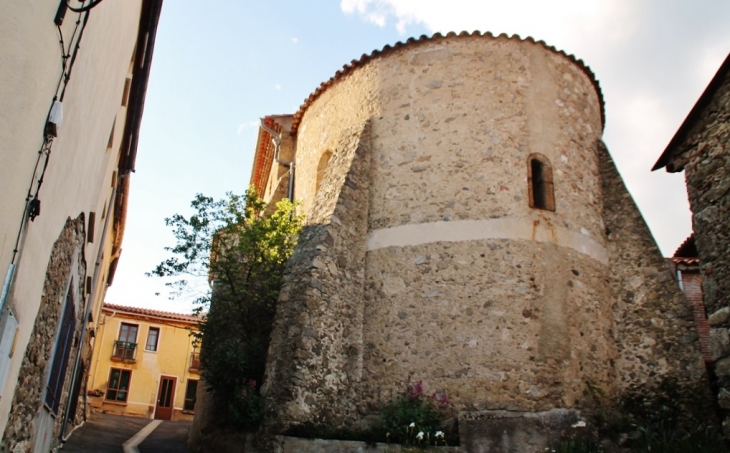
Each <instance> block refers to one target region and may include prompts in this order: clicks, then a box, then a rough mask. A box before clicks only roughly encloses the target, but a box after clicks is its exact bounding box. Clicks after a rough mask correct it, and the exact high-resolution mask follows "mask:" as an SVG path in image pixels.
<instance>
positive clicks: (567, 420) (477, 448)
mask: <svg viewBox="0 0 730 453" xmlns="http://www.w3.org/2000/svg"><path fill="white" fill-rule="evenodd" d="M579 419H580V414H579V413H578V411H576V410H569V409H554V410H551V411H547V412H510V411H483V412H462V413H460V414H459V436H460V437H461V450H460V451H464V452H468V453H529V452H541V451H544V449H545V448H546V447H548V446H549V445H550V444H551V443H552V442H554V441H555V440H557V439H559V438H560V435H561V433H565V434H569V433H570V432H571V430H572V429H575V428H573V425H575V424H576V423H577V422H578V421H579ZM584 426H585V425H584Z"/></svg>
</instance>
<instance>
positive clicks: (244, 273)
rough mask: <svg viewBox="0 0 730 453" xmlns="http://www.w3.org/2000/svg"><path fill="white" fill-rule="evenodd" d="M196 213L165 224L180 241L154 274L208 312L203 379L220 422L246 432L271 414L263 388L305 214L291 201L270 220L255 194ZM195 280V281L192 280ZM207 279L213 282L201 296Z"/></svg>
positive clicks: (198, 206)
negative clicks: (276, 320)
mask: <svg viewBox="0 0 730 453" xmlns="http://www.w3.org/2000/svg"><path fill="white" fill-rule="evenodd" d="M191 207H192V208H193V209H194V211H195V213H194V214H193V215H191V216H189V217H185V216H183V215H180V214H175V215H174V216H172V217H170V218H168V219H165V222H166V223H167V225H168V226H170V227H172V229H173V234H174V235H175V238H176V240H177V244H176V245H175V246H174V247H168V248H166V250H167V251H169V252H171V253H172V255H173V256H172V257H171V258H168V259H166V260H165V261H163V262H162V263H160V264H159V265H157V267H156V268H155V269H154V270H153V271H152V272H150V274H148V275H155V276H159V277H168V278H169V277H174V278H178V280H176V281H172V282H170V283H167V285H168V286H170V287H172V288H173V289H174V292H173V293H172V296H173V297H185V296H189V295H192V296H193V297H194V301H195V303H197V304H198V312H199V313H200V312H206V311H207V313H206V314H205V316H204V317H203V318H202V320H201V322H200V324H199V326H198V329H199V330H197V331H195V332H192V335H193V336H195V337H196V342H197V343H202V344H201V353H200V363H201V374H202V377H203V379H204V382H205V385H206V388H207V389H208V390H209V391H210V392H211V393H212V395H213V400H214V402H215V403H216V406H217V407H218V408H220V409H222V410H225V411H226V412H227V413H225V414H221V416H220V419H221V420H225V421H227V422H228V423H230V424H232V425H234V426H235V427H236V428H239V429H253V428H255V427H256V426H258V424H259V423H260V421H261V419H262V417H263V412H264V398H263V397H262V396H261V395H260V393H259V390H260V385H261V382H262V381H263V377H264V369H265V366H266V353H267V350H268V347H269V338H270V336H271V330H272V324H273V320H274V313H275V309H276V301H277V298H278V294H279V290H280V289H281V285H282V282H283V271H284V265H285V263H286V261H287V259H288V258H289V256H290V255H291V253H292V251H293V250H294V245H295V242H296V237H297V235H298V234H299V231H300V229H301V225H302V220H303V218H302V217H301V216H295V215H293V212H294V206H293V205H292V204H291V203H290V202H289V200H283V201H281V202H279V203H277V210H276V211H275V212H273V213H272V214H270V215H264V213H265V212H266V211H267V208H268V206H267V204H266V203H264V202H263V201H262V200H261V199H260V198H258V197H257V195H256V193H255V191H254V190H253V189H249V191H248V192H246V194H245V195H243V196H239V195H234V194H231V193H228V194H227V198H226V199H223V200H218V201H216V200H214V199H212V198H210V197H206V196H203V195H201V194H198V195H196V197H195V199H194V200H193V201H192V203H191ZM189 276H193V277H195V278H194V279H192V280H189V278H188V277H189ZM200 280H203V281H205V280H207V281H208V282H210V285H205V289H204V290H203V291H201V288H200V285H199V284H198V285H197V286H196V285H195V283H196V282H197V283H199V282H200Z"/></svg>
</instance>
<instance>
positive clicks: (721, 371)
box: [715, 357, 730, 378]
mask: <svg viewBox="0 0 730 453" xmlns="http://www.w3.org/2000/svg"><path fill="white" fill-rule="evenodd" d="M715 374H716V375H717V377H720V378H722V377H729V376H730V357H726V358H724V359H720V360H718V361H717V362H715Z"/></svg>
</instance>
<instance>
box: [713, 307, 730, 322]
mask: <svg viewBox="0 0 730 453" xmlns="http://www.w3.org/2000/svg"><path fill="white" fill-rule="evenodd" d="M728 318H730V307H722V308H721V309H719V310H717V311H716V312H715V313H713V314H711V315H710V316H709V318H707V322H708V323H709V324H710V325H711V326H712V327H718V326H721V325H723V324H725V323H727V320H728Z"/></svg>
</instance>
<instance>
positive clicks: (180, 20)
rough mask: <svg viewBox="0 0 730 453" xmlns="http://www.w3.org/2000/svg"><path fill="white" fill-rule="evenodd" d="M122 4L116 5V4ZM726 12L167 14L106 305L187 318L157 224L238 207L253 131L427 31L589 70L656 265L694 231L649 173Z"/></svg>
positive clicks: (513, 8)
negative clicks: (546, 50)
mask: <svg viewBox="0 0 730 453" xmlns="http://www.w3.org/2000/svg"><path fill="white" fill-rule="evenodd" d="M115 1H123V0H115ZM729 21H730V2H728V1H727V0H551V1H549V2H548V1H545V0H509V1H493V0H448V1H434V0H311V1H302V0H268V1H267V2H242V1H240V0H216V1H215V2H200V1H192V0H167V1H166V2H165V3H164V6H163V9H162V16H161V18H160V24H159V28H158V31H157V41H156V45H155V49H154V58H153V62H152V71H151V75H150V81H149V87H148V91H147V99H146V103H145V110H144V117H143V121H142V129H141V137H140V142H139V147H138V156H137V164H136V166H137V171H136V173H135V174H134V175H133V177H132V181H131V190H130V202H129V210H128V215H127V225H126V229H125V235H124V242H123V245H122V255H121V258H120V261H119V267H118V268H117V272H116V275H115V278H114V284H113V285H112V286H111V287H110V288H109V291H108V293H107V297H106V301H107V302H110V303H115V304H121V305H132V306H137V307H145V308H154V309H158V310H165V311H173V312H179V313H185V312H189V311H190V310H191V308H192V304H191V302H190V300H189V298H188V299H181V300H169V297H168V293H167V291H166V287H165V286H164V282H163V280H161V279H159V278H155V277H146V276H145V275H144V274H145V272H148V271H150V270H152V268H154V266H155V265H156V264H157V263H159V262H160V261H162V260H163V259H165V258H166V257H168V256H169V254H168V252H166V251H165V250H164V247H166V246H172V245H174V237H173V236H172V233H171V230H170V229H169V228H168V227H166V226H165V221H164V219H165V218H166V217H170V216H172V215H173V214H175V213H180V214H184V215H188V214H189V213H190V212H191V210H190V201H191V200H192V199H193V197H194V196H195V194H196V193H203V194H205V195H208V196H212V197H215V198H222V197H223V196H224V195H225V193H226V192H229V191H232V192H235V193H243V192H244V191H245V190H246V188H247V187H248V183H249V181H250V176H251V164H252V162H253V155H254V148H255V144H256V133H257V127H258V118H260V117H263V116H265V115H271V114H286V113H289V114H291V113H294V112H296V111H297V110H298V108H299V106H300V105H301V104H302V102H303V101H304V99H306V98H307V96H309V94H310V93H311V92H313V91H314V90H315V89H316V88H317V87H318V86H319V84H320V83H322V82H323V81H325V80H328V79H329V78H330V77H332V76H333V75H334V74H335V72H336V71H337V70H338V69H340V68H341V67H342V66H343V65H345V64H347V63H348V62H350V61H351V60H353V59H359V58H360V56H361V55H362V54H369V53H371V52H372V51H373V50H374V49H381V48H382V47H384V46H385V45H386V44H390V45H392V44H394V43H395V42H397V41H405V40H406V39H408V38H409V37H412V36H415V37H418V36H420V35H423V34H426V35H431V34H433V33H435V32H441V33H442V34H445V33H447V32H449V31H456V32H460V31H462V30H467V31H473V30H479V31H482V32H486V31H490V32H492V33H493V34H495V35H498V34H500V33H507V34H508V35H512V34H517V35H520V36H522V37H526V36H532V37H533V38H535V39H537V40H544V41H545V42H546V43H548V44H549V45H552V46H555V47H556V48H558V49H560V50H563V51H565V52H566V53H568V54H573V55H575V56H576V57H577V58H579V59H582V60H583V61H584V62H585V63H586V64H587V65H588V66H589V67H590V68H591V69H592V71H593V72H594V73H595V74H596V77H597V78H598V80H599V83H600V85H601V89H602V91H603V96H604V99H605V102H606V127H605V130H604V135H603V138H604V142H605V143H606V145H607V146H608V149H609V151H610V152H611V154H612V155H613V158H614V160H615V162H616V164H617V166H618V169H619V172H620V173H621V175H622V176H623V178H624V181H625V183H626V185H627V186H628V189H629V191H630V192H631V194H632V196H633V197H634V200H635V201H636V203H637V204H638V206H639V208H640V210H641V212H642V214H643V215H644V218H645V219H646V221H647V223H648V224H649V227H650V228H651V231H652V234H653V235H654V238H655V239H656V241H657V243H658V245H659V247H660V249H661V251H662V253H663V254H664V255H665V256H670V255H671V254H672V253H673V251H674V250H675V249H676V248H677V247H678V246H679V245H680V244H681V243H682V241H683V240H684V239H685V238H686V237H687V236H689V234H690V233H691V214H690V211H689V204H688V201H687V194H686V189H685V186H684V175H683V174H682V173H679V174H669V173H666V172H665V171H664V170H660V171H656V172H651V171H650V170H651V167H652V166H653V164H654V163H655V162H656V160H657V159H658V158H659V156H660V155H661V153H662V152H663V151H664V148H665V147H666V145H667V144H668V143H669V141H670V140H671V138H672V136H673V135H674V133H675V132H676V130H677V129H678V128H679V126H680V125H681V123H682V121H683V120H684V118H685V117H686V116H687V114H688V113H689V111H690V109H691V108H692V106H693V105H694V103H695V102H696V101H697V98H698V97H699V96H700V95H701V94H702V92H703V91H704V89H705V87H706V86H707V84H708V83H709V81H710V79H711V78H712V76H713V75H714V74H715V72H716V71H717V69H718V68H719V67H720V64H721V63H722V61H723V60H724V59H725V57H726V56H727V55H728V52H730V27H729V26H728V25H727V24H728V23H729Z"/></svg>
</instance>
